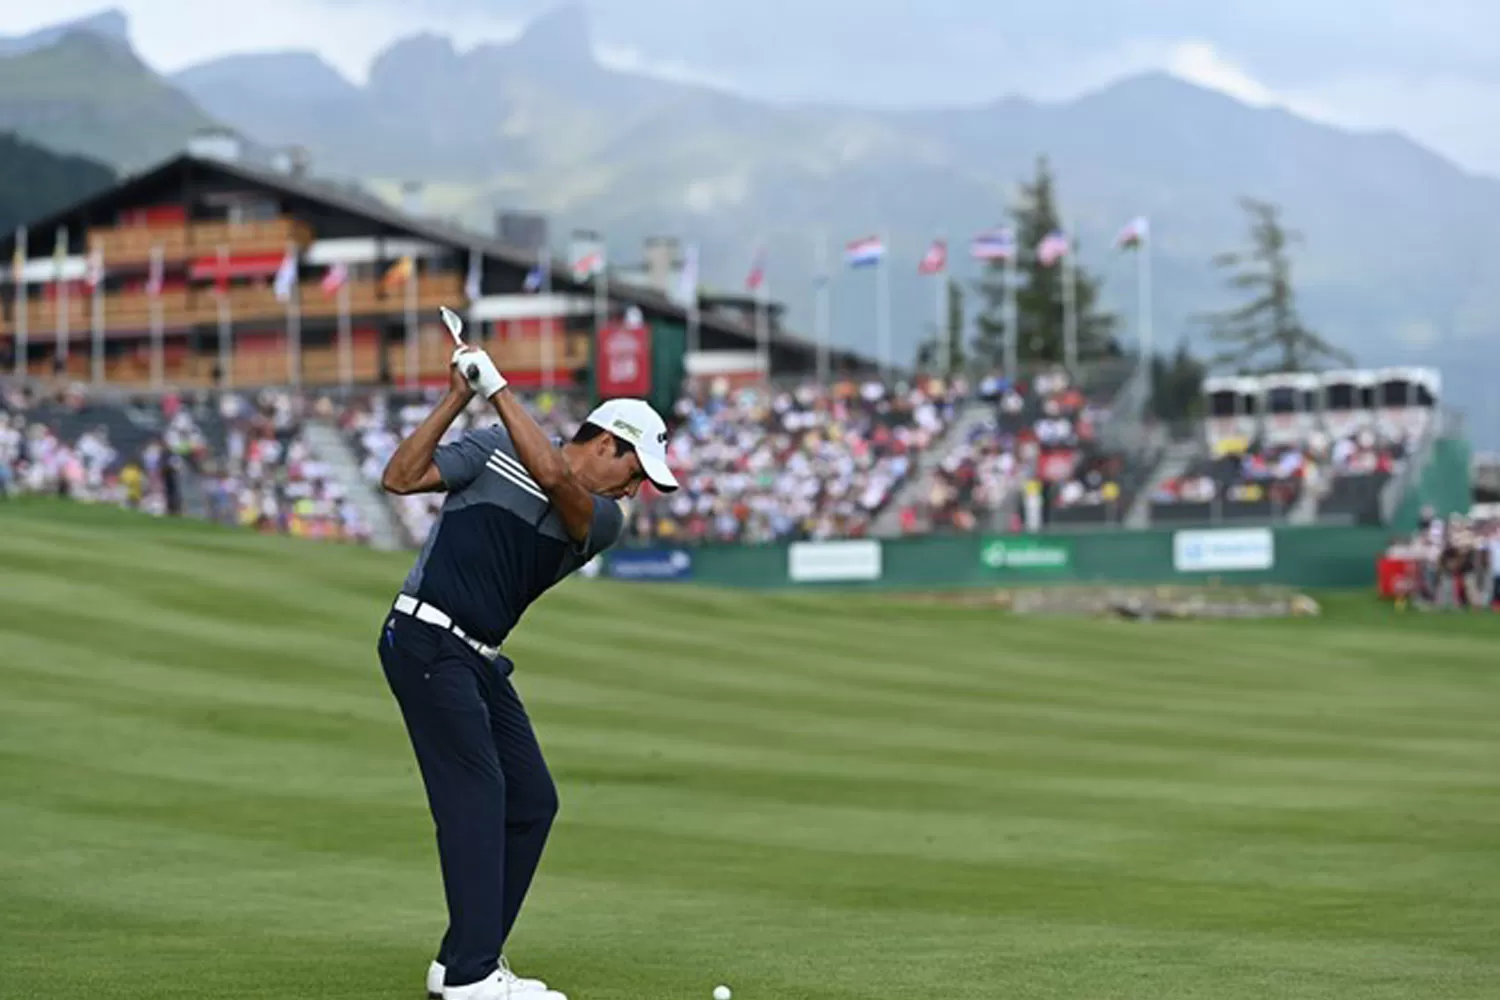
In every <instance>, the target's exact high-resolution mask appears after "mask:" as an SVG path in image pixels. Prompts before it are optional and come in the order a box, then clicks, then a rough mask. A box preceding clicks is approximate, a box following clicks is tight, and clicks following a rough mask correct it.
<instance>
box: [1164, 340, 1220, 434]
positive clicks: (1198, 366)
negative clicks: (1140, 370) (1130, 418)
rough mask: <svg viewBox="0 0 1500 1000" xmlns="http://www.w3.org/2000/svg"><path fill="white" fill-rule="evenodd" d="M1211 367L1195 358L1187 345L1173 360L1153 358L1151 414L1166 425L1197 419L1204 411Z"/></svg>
mask: <svg viewBox="0 0 1500 1000" xmlns="http://www.w3.org/2000/svg"><path fill="white" fill-rule="evenodd" d="M1207 373H1208V372H1207V366H1206V365H1204V363H1203V362H1202V361H1201V360H1200V359H1198V358H1196V357H1194V356H1193V353H1192V351H1191V350H1189V349H1188V345H1187V341H1186V340H1184V341H1182V342H1181V343H1180V344H1178V345H1177V352H1176V353H1175V354H1173V355H1172V356H1171V357H1170V358H1168V357H1167V356H1165V355H1162V354H1157V355H1155V356H1153V357H1152V358H1151V404H1150V406H1151V414H1152V416H1154V417H1156V419H1157V420H1161V421H1163V422H1166V423H1176V422H1179V421H1184V420H1189V419H1194V418H1196V417H1198V416H1199V415H1200V414H1201V410H1202V408H1203V379H1204V377H1205V376H1206V375H1207Z"/></svg>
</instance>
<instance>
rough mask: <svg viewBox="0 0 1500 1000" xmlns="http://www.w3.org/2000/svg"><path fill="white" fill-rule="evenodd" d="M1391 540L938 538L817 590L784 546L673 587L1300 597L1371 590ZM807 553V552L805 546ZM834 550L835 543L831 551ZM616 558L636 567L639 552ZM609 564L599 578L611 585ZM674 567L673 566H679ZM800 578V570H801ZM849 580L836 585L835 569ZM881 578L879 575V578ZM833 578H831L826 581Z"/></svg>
mask: <svg viewBox="0 0 1500 1000" xmlns="http://www.w3.org/2000/svg"><path fill="white" fill-rule="evenodd" d="M1389 540H1390V533H1389V531H1388V530H1387V529H1385V528H1368V527H1352V528H1349V527H1343V528H1329V527H1314V526H1309V527H1276V528H1269V527H1265V528H1201V529H1178V530H1170V529H1151V530H1147V531H1109V532H1095V533H1089V534H1077V535H993V536H973V535H940V536H931V537H926V538H901V539H892V540H889V541H884V542H880V543H864V545H865V546H866V547H868V546H870V545H874V544H878V546H879V554H878V559H877V561H876V565H878V570H876V571H875V573H872V572H870V566H868V565H866V564H865V563H864V562H862V561H861V560H859V559H853V560H851V559H849V558H847V556H846V554H845V553H846V552H847V550H848V549H849V548H853V549H858V550H859V553H860V554H863V552H864V549H863V548H861V547H860V546H859V545H858V544H855V545H854V546H846V548H845V549H838V548H833V547H829V548H827V549H808V548H806V547H804V548H803V549H802V555H804V556H806V555H808V554H809V553H811V554H814V555H816V554H819V553H823V552H829V553H835V554H836V555H837V557H836V558H832V559H830V560H828V564H827V566H826V567H824V569H825V570H826V572H823V573H820V574H818V575H817V577H816V579H815V582H807V581H806V580H803V581H794V580H793V579H792V578H791V576H790V574H789V571H788V567H789V564H790V563H791V561H792V560H791V554H790V551H789V549H790V546H786V545H761V546H720V545H709V546H702V547H696V548H685V549H681V550H679V551H681V552H685V553H687V554H688V556H689V557H690V559H691V564H690V567H689V568H687V569H686V570H685V571H684V572H682V573H681V574H678V575H675V576H674V579H681V580H694V581H697V582H700V583H708V584H713V585H716V586H728V587H760V588H764V587H792V586H817V585H835V586H851V587H882V588H894V589H915V590H925V589H937V588H948V587H1004V586H1022V585H1025V586H1031V585H1036V584H1047V583H1186V582H1190V581H1194V580H1198V581H1209V580H1218V581H1221V582H1224V583H1237V584H1238V583H1242V584H1260V583H1279V584H1285V585H1289V586H1298V587H1369V586H1373V585H1374V583H1375V562H1376V559H1377V558H1378V557H1379V555H1380V553H1381V552H1382V551H1383V550H1384V548H1385V546H1386V544H1387V543H1388V542H1389ZM805 544H806V543H805ZM834 544H835V545H837V544H838V543H834ZM626 551H627V553H630V555H628V556H621V557H620V559H621V561H620V563H619V566H620V571H619V575H621V576H625V575H626V571H625V569H624V567H625V560H626V559H629V558H635V559H638V558H639V550H626ZM612 559H613V557H612V556H610V555H606V557H605V565H604V574H605V575H606V576H610V575H615V571H614V570H613V568H612ZM679 561H680V560H679ZM799 565H800V566H801V567H802V568H801V570H800V571H801V572H803V573H804V574H806V573H807V569H806V567H807V565H808V564H807V563H806V561H805V560H803V561H801V562H800V563H799ZM846 566H847V567H851V568H850V569H849V573H850V574H851V575H852V576H855V577H863V578H856V579H850V578H848V577H843V578H839V577H838V572H839V569H840V567H846ZM877 574H878V575H877ZM830 575H832V577H833V578H829V576H830Z"/></svg>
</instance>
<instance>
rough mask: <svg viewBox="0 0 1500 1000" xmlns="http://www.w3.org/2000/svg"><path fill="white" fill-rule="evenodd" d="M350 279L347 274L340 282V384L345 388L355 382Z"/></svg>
mask: <svg viewBox="0 0 1500 1000" xmlns="http://www.w3.org/2000/svg"><path fill="white" fill-rule="evenodd" d="M349 280H350V276H349V275H347V274H346V275H345V276H344V280H343V281H340V282H339V287H338V296H339V320H338V323H339V328H338V338H339V384H340V385H342V386H343V387H344V388H346V389H347V388H348V387H349V386H351V385H353V384H354V336H353V331H351V330H350V329H349Z"/></svg>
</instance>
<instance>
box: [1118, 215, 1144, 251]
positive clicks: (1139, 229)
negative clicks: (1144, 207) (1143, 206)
mask: <svg viewBox="0 0 1500 1000" xmlns="http://www.w3.org/2000/svg"><path fill="white" fill-rule="evenodd" d="M1150 231H1151V224H1150V223H1149V222H1147V221H1146V217H1145V216H1144V215H1138V216H1136V217H1135V218H1133V219H1131V220H1130V221H1129V222H1127V223H1125V228H1123V229H1121V230H1120V235H1118V236H1116V237H1115V249H1116V250H1133V249H1135V248H1136V247H1138V246H1140V245H1141V244H1142V243H1144V242H1146V237H1147V235H1148V234H1149V233H1150Z"/></svg>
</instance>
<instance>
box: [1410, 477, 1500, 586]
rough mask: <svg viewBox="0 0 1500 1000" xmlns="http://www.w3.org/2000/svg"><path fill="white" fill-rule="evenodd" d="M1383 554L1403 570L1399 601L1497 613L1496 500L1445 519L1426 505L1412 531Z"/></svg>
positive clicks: (1499, 516)
mask: <svg viewBox="0 0 1500 1000" xmlns="http://www.w3.org/2000/svg"><path fill="white" fill-rule="evenodd" d="M1386 555H1387V557H1389V558H1392V559H1395V560H1398V561H1399V562H1400V564H1401V565H1402V566H1404V567H1405V568H1406V570H1407V572H1406V573H1404V574H1403V576H1402V577H1401V578H1400V579H1399V580H1398V581H1397V584H1396V588H1395V589H1396V598H1397V600H1398V601H1399V602H1400V603H1401V604H1402V605H1403V606H1415V607H1420V608H1428V609H1453V610H1472V609H1477V608H1484V607H1486V606H1488V607H1489V608H1490V609H1491V610H1492V611H1497V612H1500V505H1496V504H1489V505H1487V506H1476V507H1475V508H1474V509H1473V510H1471V511H1470V513H1469V515H1468V516H1465V515H1462V514H1453V515H1451V516H1450V517H1447V518H1441V517H1437V516H1435V514H1434V512H1433V511H1432V509H1431V508H1426V509H1424V510H1423V511H1422V513H1421V520H1420V523H1419V526H1418V528H1417V531H1416V532H1415V533H1414V534H1413V535H1412V536H1411V537H1410V538H1408V539H1405V540H1403V541H1402V542H1401V543H1399V544H1397V545H1394V546H1392V547H1391V548H1390V549H1389V550H1388V551H1387V553H1386Z"/></svg>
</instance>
